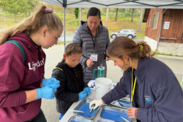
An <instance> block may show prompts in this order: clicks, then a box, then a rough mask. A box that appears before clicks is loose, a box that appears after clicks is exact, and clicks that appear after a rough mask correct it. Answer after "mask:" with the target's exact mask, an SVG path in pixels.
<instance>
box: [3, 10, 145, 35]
mask: <svg viewBox="0 0 183 122" xmlns="http://www.w3.org/2000/svg"><path fill="white" fill-rule="evenodd" d="M66 12H67V11H66ZM54 13H55V14H56V15H57V16H58V17H59V18H60V19H61V20H62V21H63V20H64V14H63V12H61V11H54ZM115 14H116V13H115V12H113V11H111V12H109V18H108V30H109V35H110V34H111V33H112V32H118V31H120V30H121V29H134V30H136V32H137V36H138V37H143V36H145V26H146V23H142V24H141V30H140V31H139V30H138V26H139V18H140V17H139V16H140V15H139V13H135V14H134V18H133V22H131V13H125V12H118V20H117V21H114V19H115ZM86 15H87V10H85V9H83V11H82V20H83V21H86V20H87V19H86V18H87V17H86ZM28 16H29V15H28V14H24V13H20V14H17V22H15V19H14V14H11V13H8V12H5V18H6V28H8V27H14V26H16V25H17V24H18V23H20V22H21V21H22V20H23V19H25V18H26V17H28ZM101 20H102V23H103V25H104V26H105V25H106V12H104V11H102V14H101ZM79 25H80V22H79V18H78V19H76V18H75V16H74V11H73V12H72V11H68V12H67V13H66V32H67V31H73V32H74V31H75V30H76V29H77V28H78V27H79ZM4 28H5V22H4V12H3V11H1V12H0V29H4Z"/></svg>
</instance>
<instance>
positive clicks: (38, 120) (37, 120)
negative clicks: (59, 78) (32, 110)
mask: <svg viewBox="0 0 183 122" xmlns="http://www.w3.org/2000/svg"><path fill="white" fill-rule="evenodd" d="M26 122H47V121H46V118H45V116H44V113H43V111H42V110H40V112H39V113H38V115H37V116H36V117H34V118H33V119H31V120H29V121H26Z"/></svg>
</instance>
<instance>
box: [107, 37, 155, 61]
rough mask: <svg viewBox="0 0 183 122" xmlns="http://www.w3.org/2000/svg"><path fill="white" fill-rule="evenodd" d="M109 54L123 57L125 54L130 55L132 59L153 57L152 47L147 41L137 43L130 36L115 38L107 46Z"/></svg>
mask: <svg viewBox="0 0 183 122" xmlns="http://www.w3.org/2000/svg"><path fill="white" fill-rule="evenodd" d="M106 52H107V55H108V56H111V57H117V58H120V59H122V56H123V55H128V56H129V57H130V58H131V59H143V58H145V57H151V56H153V55H154V54H151V48H150V46H149V45H148V44H147V43H146V42H138V43H137V44H136V43H135V42H134V41H133V40H132V39H129V38H128V37H124V36H121V37H117V38H115V39H114V40H113V41H112V42H111V43H110V44H109V46H108V48H107V51H106Z"/></svg>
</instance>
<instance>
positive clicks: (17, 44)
mask: <svg viewBox="0 0 183 122" xmlns="http://www.w3.org/2000/svg"><path fill="white" fill-rule="evenodd" d="M7 42H10V43H12V44H14V45H16V46H17V47H18V48H19V49H20V51H21V52H22V55H23V60H24V62H25V61H26V56H25V51H24V48H23V47H22V45H21V44H20V43H19V42H17V41H15V40H8V41H5V42H4V43H7Z"/></svg>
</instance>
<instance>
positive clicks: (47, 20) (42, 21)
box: [12, 5, 63, 36]
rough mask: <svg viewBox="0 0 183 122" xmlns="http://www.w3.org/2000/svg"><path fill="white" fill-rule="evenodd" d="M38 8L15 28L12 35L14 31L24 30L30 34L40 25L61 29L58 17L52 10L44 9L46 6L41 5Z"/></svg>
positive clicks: (50, 28)
mask: <svg viewBox="0 0 183 122" xmlns="http://www.w3.org/2000/svg"><path fill="white" fill-rule="evenodd" d="M38 7H39V8H38V9H36V11H35V12H34V13H33V14H32V15H31V16H30V17H28V18H27V19H25V20H24V21H23V22H22V23H20V24H19V25H18V26H17V27H16V28H15V29H14V32H13V34H12V36H13V35H14V34H16V33H20V32H25V33H26V34H27V35H30V34H32V33H34V32H37V31H38V30H39V29H40V28H41V27H43V26H45V25H46V26H47V27H48V29H49V30H63V24H62V21H61V20H60V18H59V17H58V16H57V15H55V14H54V13H53V12H48V11H46V10H45V8H46V6H44V5H41V6H38Z"/></svg>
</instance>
